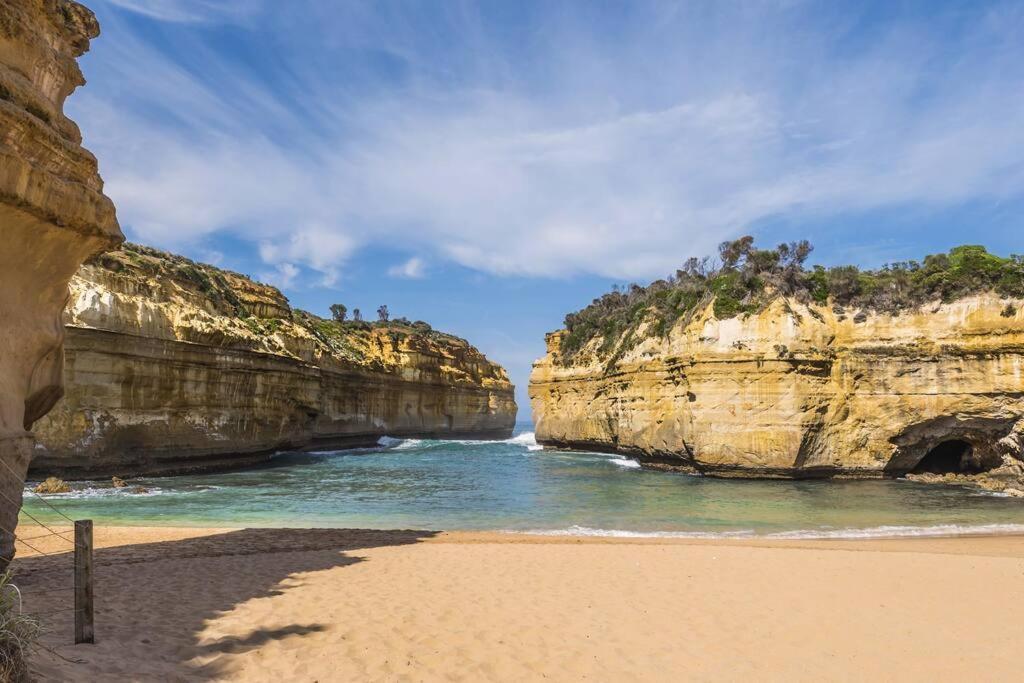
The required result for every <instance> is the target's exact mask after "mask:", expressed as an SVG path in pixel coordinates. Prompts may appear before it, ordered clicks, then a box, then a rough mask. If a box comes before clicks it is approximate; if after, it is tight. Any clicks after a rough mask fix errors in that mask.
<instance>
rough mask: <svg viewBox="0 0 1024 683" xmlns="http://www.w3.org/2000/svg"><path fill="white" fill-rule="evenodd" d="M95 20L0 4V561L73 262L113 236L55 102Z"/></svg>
mask: <svg viewBox="0 0 1024 683" xmlns="http://www.w3.org/2000/svg"><path fill="white" fill-rule="evenodd" d="M98 34H99V27H98V25H97V24H96V20H95V18H94V17H93V15H92V13H91V12H89V10H87V9H85V8H84V7H82V6H81V5H79V4H77V3H75V2H71V1H70V0H0V238H2V240H3V243H2V244H0V461H2V465H3V466H2V467H0V493H2V495H0V528H2V529H3V530H4V531H2V532H0V558H4V561H6V559H8V558H10V557H11V556H12V555H13V541H12V539H11V536H10V534H9V533H8V531H6V530H8V529H13V528H14V525H15V524H16V523H17V515H18V510H19V509H20V507H21V494H22V488H23V486H24V479H25V471H26V468H27V467H28V461H29V457H30V454H31V451H32V437H31V434H30V432H29V430H30V429H31V428H32V425H33V423H34V422H35V421H36V420H38V419H39V418H40V417H42V416H43V415H45V414H46V413H47V411H49V410H50V408H52V406H53V404H54V403H55V402H56V401H57V400H58V399H59V398H60V396H61V391H62V388H61V386H62V381H61V378H62V362H63V353H62V341H63V338H64V332H63V325H62V324H61V312H62V310H63V308H64V304H65V302H66V301H67V297H68V280H69V279H70V278H71V276H72V275H74V273H75V271H76V270H77V269H78V267H79V266H80V265H81V264H82V262H83V261H84V260H85V259H86V258H88V257H89V256H92V255H93V254H96V253H98V252H100V251H102V250H104V249H107V248H110V247H113V246H116V245H117V244H118V243H119V242H120V241H121V240H122V239H123V238H122V235H121V231H120V229H119V228H118V225H117V220H116V218H115V216H114V207H113V204H111V202H110V200H109V199H107V197H105V196H104V195H103V182H102V181H101V180H100V177H99V174H98V173H97V168H96V159H95V158H94V157H93V156H92V155H91V154H90V153H89V152H87V151H86V150H84V149H82V147H81V141H82V138H81V135H80V134H79V131H78V127H77V126H76V125H75V124H74V123H73V122H72V121H71V120H69V119H68V118H66V117H65V116H64V113H63V107H64V100H65V98H67V96H68V95H69V94H71V92H72V91H73V90H74V89H75V88H76V87H78V86H79V85H82V84H83V83H84V82H85V80H84V79H83V78H82V73H81V71H79V69H78V65H77V64H76V62H75V60H76V58H77V57H79V56H80V55H82V54H83V53H84V52H85V51H86V50H87V49H88V47H89V40H90V39H92V38H95V37H96V36H97V35H98Z"/></svg>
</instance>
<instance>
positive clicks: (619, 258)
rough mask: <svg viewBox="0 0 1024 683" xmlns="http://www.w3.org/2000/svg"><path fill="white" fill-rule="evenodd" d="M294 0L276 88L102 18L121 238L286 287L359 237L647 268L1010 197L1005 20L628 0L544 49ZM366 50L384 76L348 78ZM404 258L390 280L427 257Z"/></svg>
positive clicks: (99, 138) (103, 138)
mask: <svg viewBox="0 0 1024 683" xmlns="http://www.w3.org/2000/svg"><path fill="white" fill-rule="evenodd" d="M116 2H117V3H118V4H120V5H122V6H126V5H133V6H135V7H134V9H136V10H138V11H146V12H148V13H149V14H151V15H154V14H159V15H160V16H161V17H165V18H167V17H172V16H184V15H180V14H175V12H179V13H180V12H185V14H189V13H192V14H196V13H197V12H199V10H202V9H205V10H209V9H210V7H211V6H212V3H205V2H193V3H184V4H183V3H172V2H160V1H158V0H146V1H144V0H116ZM218 6H219V4H218ZM302 7H303V10H302V11H296V12H292V13H289V12H288V11H287V10H285V9H280V11H279V13H278V14H276V15H270V16H269V17H268V19H267V22H268V24H267V26H266V27H264V30H266V31H268V32H270V33H271V34H273V36H274V39H275V43H274V44H275V45H276V46H278V47H277V48H276V49H282V48H281V46H284V48H288V49H291V50H293V51H294V54H290V53H289V52H288V51H287V49H285V50H283V51H281V52H280V53H278V52H275V59H277V60H280V61H281V62H283V63H284V64H285V65H286V69H285V72H286V73H288V75H289V77H288V79H287V80H284V81H276V82H275V81H272V80H269V79H266V78H264V75H263V74H260V73H255V72H252V71H249V70H247V67H246V65H245V64H244V63H236V62H231V61H230V60H226V59H223V58H222V55H220V54H219V53H218V52H217V51H216V49H215V47H214V46H212V45H210V44H206V43H204V42H203V40H204V39H203V38H202V36H200V38H197V39H196V40H198V41H199V42H198V43H193V44H189V45H188V46H187V48H188V49H187V50H185V49H183V50H182V51H181V52H180V53H179V54H180V55H191V56H193V57H194V58H195V59H196V60H200V61H201V62H202V64H203V67H202V68H201V69H200V68H192V69H189V68H186V67H185V66H182V65H180V64H177V63H175V61H172V59H171V58H169V57H168V56H166V55H165V54H163V53H161V52H158V51H157V50H156V49H155V48H153V47H152V46H149V45H147V44H145V43H143V42H141V41H140V40H138V39H137V38H136V37H133V36H132V35H130V34H127V35H122V34H121V33H119V31H121V30H127V28H126V27H125V26H120V25H117V24H115V25H113V26H106V27H105V32H106V37H105V38H104V40H105V41H108V42H107V43H105V44H104V45H105V47H104V48H103V51H101V52H99V53H98V55H97V56H96V59H97V60H99V61H98V63H95V62H94V63H93V64H92V66H91V69H90V80H91V85H90V87H89V88H87V89H86V90H85V91H84V92H83V94H82V95H78V96H76V98H75V100H74V107H76V108H77V109H76V111H75V117H76V118H77V119H78V120H79V121H80V122H81V123H82V125H83V128H84V130H85V131H86V134H87V138H88V139H87V142H88V144H89V145H90V146H91V147H92V148H93V149H94V151H96V152H97V154H98V156H99V158H100V160H101V169H102V170H103V173H104V176H105V177H106V178H107V179H108V181H109V182H108V190H109V194H110V195H111V196H112V197H113V198H114V200H115V202H116V203H117V206H118V210H119V214H120V216H121V219H122V222H124V223H125V224H126V225H129V226H130V227H131V228H132V230H133V232H134V233H135V234H138V235H140V236H141V237H142V238H143V239H147V240H150V241H155V242H158V243H160V244H164V245H167V246H177V245H181V244H188V243H190V241H199V240H202V239H203V238H205V237H207V236H209V235H211V234H214V233H218V232H222V231H228V232H231V233H232V234H233V235H234V236H236V237H239V238H242V239H245V240H249V241H251V242H253V243H255V244H259V245H260V254H261V258H262V259H263V261H264V262H265V263H266V264H267V265H268V266H272V267H273V268H274V269H275V270H273V271H272V272H275V273H277V275H276V277H278V278H279V280H278V281H285V280H286V281H288V282H293V281H294V280H295V278H296V277H297V275H298V273H297V272H293V269H297V268H298V267H300V266H301V267H303V268H310V269H313V270H315V271H317V272H318V273H320V277H321V281H322V283H324V284H327V285H331V284H333V283H334V282H336V280H337V278H338V276H339V273H340V272H341V270H342V268H343V266H344V263H345V261H346V260H347V259H348V258H350V257H351V256H352V255H353V254H354V253H356V251H357V250H358V249H359V248H361V247H363V246H369V245H377V246H389V247H393V246H394V245H395V244H400V245H401V246H402V248H405V249H409V250H415V251H417V252H418V253H421V254H424V255H425V256H426V257H427V258H430V259H434V260H450V261H454V262H456V263H459V264H462V265H464V266H467V267H470V268H474V269H478V270H481V271H486V272H491V273H499V274H509V275H526V276H561V275H567V274H574V273H596V274H600V275H604V276H610V277H615V278H637V279H643V278H649V277H653V276H660V275H663V274H665V273H667V272H670V271H671V270H673V269H674V268H675V267H676V266H677V265H678V264H679V263H681V262H682V261H683V260H684V259H685V258H686V257H687V256H689V255H694V254H697V255H700V254H705V253H709V252H711V251H713V249H714V245H715V244H716V243H717V242H718V241H720V240H722V239H724V238H727V237H729V236H733V235H736V234H739V233H741V232H746V231H750V230H751V229H753V228H754V227H756V226H757V225H758V224H760V223H761V222H763V221H766V220H770V219H773V218H776V217H779V216H784V217H787V218H794V219H798V220H800V219H807V218H813V217H821V216H825V217H827V216H836V215H843V214H846V213H849V212H857V211H863V210H870V209H876V208H882V207H892V206H907V205H912V206H922V207H936V208H939V207H944V206H949V205H951V204H956V203H960V202H965V201H970V200H975V199H979V198H993V199H999V198H1005V197H1019V196H1021V194H1022V193H1024V190H1022V188H1024V161H1022V160H1024V126H1021V125H1020V123H1019V122H1020V121H1021V120H1024V88H1022V87H1021V85H1022V83H1024V45H1022V44H1021V43H1020V42H1019V40H1017V39H1016V38H1015V35H1016V34H1015V31H1016V30H1017V29H1015V28H1014V27H1017V26H1020V25H1021V23H1022V22H1021V17H1020V13H1019V12H1018V13H1013V12H1010V13H1009V17H1007V16H1003V15H1000V17H999V20H998V21H996V20H994V19H993V18H992V15H994V14H996V13H997V11H996V10H993V11H992V13H990V15H979V17H980V18H979V17H974V18H973V19H972V20H971V21H969V22H966V23H964V24H963V25H962V26H960V27H959V29H958V30H960V31H961V33H960V34H958V35H957V36H955V39H956V40H955V41H954V40H953V39H952V38H951V37H950V36H949V35H947V33H948V31H947V30H946V29H944V28H943V27H942V26H939V27H938V28H935V29H933V30H930V29H929V28H928V27H927V26H918V25H906V24H901V23H899V22H893V23H892V24H891V25H890V26H887V27H886V28H885V29H884V30H883V29H879V30H878V32H877V34H871V35H868V36H866V37H865V36H860V39H861V40H862V41H863V42H864V44H863V45H860V46H859V47H858V49H856V50H850V51H849V52H840V51H838V48H837V47H836V45H838V44H840V41H839V40H838V39H839V38H842V37H844V35H843V34H842V31H843V30H844V29H843V27H842V26H841V24H842V22H841V21H838V20H834V21H832V22H831V23H830V21H829V18H830V17H829V16H825V17H824V18H820V17H819V18H818V19H816V20H815V22H813V25H807V22H809V21H810V20H809V19H803V18H802V16H803V15H801V14H800V13H801V12H803V11H804V9H806V8H805V7H804V6H802V5H796V6H794V7H792V8H788V9H785V8H784V9H782V10H777V9H775V8H773V6H771V5H770V4H764V5H753V4H752V5H741V6H735V5H733V4H730V3H723V4H718V5H713V6H712V7H713V8H714V9H707V8H704V9H698V8H696V6H692V7H691V6H684V7H683V8H682V9H677V10H676V11H675V12H674V13H669V12H665V11H661V10H659V11H651V12H649V15H650V16H648V15H645V14H644V13H643V12H642V11H641V10H640V9H638V7H639V6H638V7H634V8H633V14H631V16H630V21H629V22H628V23H625V24H623V25H622V26H621V27H618V28H617V31H618V33H616V34H614V37H613V38H608V37H607V36H604V35H597V33H600V32H599V31H598V32H596V33H595V30H593V29H591V28H587V27H585V26H583V27H581V26H578V25H570V24H566V23H562V22H559V21H558V20H556V19H551V20H550V21H548V22H547V23H545V24H544V26H545V28H544V31H546V32H547V33H545V34H544V36H543V38H544V44H545V45H547V44H550V45H552V46H554V47H552V48H551V49H550V50H548V49H545V48H543V47H541V46H540V45H539V44H533V45H530V46H521V45H516V46H514V49H508V48H507V46H504V47H503V46H502V45H501V44H500V41H497V40H496V39H495V38H494V36H493V34H492V33H488V32H487V31H486V30H485V29H482V28H480V27H479V26H476V25H475V24H473V23H472V22H470V23H468V24H464V23H458V22H454V20H452V19H451V17H450V16H449V14H450V13H453V12H454V10H452V9H451V8H449V7H446V8H445V10H444V11H439V12H438V16H439V18H438V19H437V21H439V22H442V23H443V22H450V23H449V24H444V25H443V26H441V27H440V28H438V27H436V26H431V27H430V28H431V29H436V30H433V31H424V30H421V29H422V27H421V26H418V25H417V22H416V21H413V20H411V19H410V20H408V21H401V20H399V19H400V18H401V17H397V18H396V16H394V14H395V13H396V12H397V13H398V14H399V15H401V13H402V11H403V10H402V8H403V7H404V6H401V5H399V6H397V8H391V9H392V10H394V11H393V12H392V11H390V10H387V11H385V10H384V9H382V8H380V7H377V6H368V7H363V6H359V7H357V6H347V5H346V6H344V7H342V8H340V9H339V8H338V7H334V6H332V9H330V10H327V9H325V8H323V7H320V6H317V5H315V4H312V5H307V4H303V5H302ZM318 7H319V10H317V8H318ZM140 8H143V9H140ZM183 8H184V9H183ZM197 8H198V9H197ZM374 8H377V10H379V12H380V15H379V16H378V15H377V14H374V11H375V9H374ZM389 12H390V13H389ZM1003 14H1004V15H1005V14H1007V12H1006V11H1003ZM555 15H557V13H555ZM190 16H191V15H190ZM206 16H211V15H209V14H208V15H206ZM168 20H172V19H168ZM467 21H468V20H467ZM451 22H454V23H451ZM947 28H948V27H947ZM442 29H444V30H442ZM434 34H437V35H446V36H449V38H451V39H452V40H456V39H457V41H458V42H457V43H456V44H453V45H445V46H444V49H441V48H439V47H438V46H437V45H434V44H424V41H427V40H428V38H429V36H431V35H434ZM425 36H426V37H425ZM453 36H454V38H452V37H453ZM251 37H252V39H253V40H259V39H260V37H261V36H260V35H259V34H258V33H254V34H253V35H252V36H251ZM845 37H846V38H847V39H850V37H849V36H845ZM211 40H212V39H211ZM361 50H370V51H372V53H373V55H374V56H375V59H378V58H379V55H386V56H387V58H388V59H392V60H395V61H396V62H397V63H398V64H399V65H400V68H398V67H396V70H397V71H400V72H401V73H403V74H404V76H403V78H404V80H402V81H401V82H399V83H397V84H396V83H391V84H388V83H387V82H384V83H383V84H381V83H380V81H381V78H380V74H378V73H376V72H370V73H361V72H355V73H349V72H344V70H343V66H344V65H345V64H346V63H347V62H346V60H349V61H351V60H350V59H349V58H350V57H351V55H352V54H361V52H360V51H361ZM531 50H532V52H531ZM310 54H312V55H313V56H314V57H315V59H310ZM951 54H952V57H951V56H950V55H951ZM524 56H527V57H529V58H530V59H525V58H524ZM332 59H333V60H335V63H337V64H338V67H337V69H336V72H337V74H340V75H336V74H335V71H330V70H325V69H324V68H322V64H323V63H330V62H331V60H332ZM318 60H320V61H318ZM531 60H536V61H537V62H538V63H542V64H543V69H537V70H535V71H530V69H529V63H530V61H531ZM360 77H363V78H364V79H365V80H366V81H367V82H370V83H372V85H369V86H368V85H365V84H364V83H362V81H361V80H360ZM154 108H155V109H156V110H157V113H154V111H153V110H154ZM157 114H159V115H157ZM801 236H802V235H801ZM794 237H796V235H794ZM417 259H420V257H417ZM417 259H412V260H410V261H409V262H407V263H406V264H403V265H402V266H399V267H397V268H398V269H397V270H396V269H394V268H393V269H391V271H389V272H391V274H393V275H395V274H405V275H407V276H408V275H410V274H421V272H422V267H423V263H424V262H423V261H422V260H417ZM414 262H415V263H414Z"/></svg>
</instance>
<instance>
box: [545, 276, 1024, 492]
mask: <svg viewBox="0 0 1024 683" xmlns="http://www.w3.org/2000/svg"><path fill="white" fill-rule="evenodd" d="M1014 303H1015V304H1016V305H1015V306H1014V305H1012V304H1014ZM1008 304H1010V305H1008ZM859 313H860V312H859V311H841V310H839V309H836V310H833V309H832V308H829V307H825V306H813V305H812V306H805V305H801V304H798V303H795V302H792V301H787V300H785V299H777V300H776V301H775V302H774V303H772V304H771V305H770V306H769V307H768V308H767V309H766V310H764V311H763V312H761V313H760V314H757V315H751V316H747V317H737V318H733V319H728V320H718V319H716V318H715V317H714V314H713V306H711V305H708V306H707V308H706V309H704V310H703V311H702V312H701V313H700V314H698V315H696V316H694V318H693V319H692V320H690V321H688V322H687V323H685V324H680V325H679V326H677V327H676V328H675V329H673V330H672V331H671V332H670V334H669V335H668V337H667V338H666V339H662V338H660V337H656V336H653V335H652V336H651V337H649V338H646V339H645V340H644V341H643V342H642V343H640V344H639V345H638V346H637V347H636V348H633V349H631V350H630V351H629V352H627V353H625V354H624V355H623V356H622V357H621V358H619V359H618V361H617V362H614V363H611V364H608V363H607V362H602V361H600V360H598V358H597V354H596V353H594V352H593V349H594V348H596V344H598V343H599V341H600V340H597V341H595V342H592V346H591V349H590V350H589V351H588V350H587V349H584V352H582V353H580V354H578V355H577V356H576V357H575V358H574V359H573V361H572V362H571V363H569V364H563V363H564V361H563V359H562V358H561V356H560V354H559V344H560V341H561V339H562V335H563V333H561V332H556V333H553V334H551V335H548V354H547V355H546V356H545V357H544V358H542V359H540V360H539V361H537V362H536V363H535V364H534V369H533V373H532V375H531V379H530V397H531V402H532V406H533V411H534V419H535V420H536V423H537V424H536V432H537V440H538V442H539V443H542V444H545V445H548V446H557V447H573V448H585V449H599V450H611V451H617V452H621V453H626V454H630V455H634V456H636V457H638V458H639V459H641V461H643V462H645V463H646V464H649V465H654V466H662V467H673V468H678V469H684V470H690V471H694V472H701V473H705V474H711V475H717V476H741V477H824V476H845V477H881V476H885V475H899V474H903V473H906V472H909V471H911V470H913V469H914V467H915V466H916V465H917V464H918V463H919V462H920V461H921V459H922V458H924V457H925V456H926V455H927V454H928V453H929V452H930V451H931V450H932V449H933V448H935V447H937V446H939V445H940V444H941V443H943V442H944V441H947V440H950V439H963V440H964V441H966V442H968V443H969V444H970V453H969V458H970V459H971V460H972V462H973V465H971V469H974V470H977V471H987V472H988V474H989V475H993V474H994V475H1005V476H1007V477H1017V476H1019V475H1020V473H1021V471H1022V467H1021V461H1020V458H1021V453H1022V445H1024V374H1022V372H1024V305H1021V302H1019V301H1017V302H1008V301H1007V300H1005V299H1000V298H999V297H997V296H995V295H982V296H975V297H970V298H965V299H962V300H960V301H956V302H954V303H948V304H940V303H936V304H933V305H930V306H926V307H924V308H922V309H921V310H918V311H912V312H906V313H904V314H901V315H896V316H892V315H887V314H876V313H870V314H868V313H867V312H865V313H864V314H863V315H860V314H859ZM641 334H642V331H641ZM969 464H970V463H966V461H965V468H966V467H967V466H968V465H969Z"/></svg>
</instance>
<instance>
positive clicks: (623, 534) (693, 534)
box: [502, 524, 1024, 540]
mask: <svg viewBox="0 0 1024 683" xmlns="http://www.w3.org/2000/svg"><path fill="white" fill-rule="evenodd" d="M502 533H511V534H530V535H534V536H596V537H608V538H708V539H715V538H722V539H728V538H764V539H776V540H812V539H821V540H826V539H873V538H941V537H947V536H1006V535H1015V534H1024V524H937V525H935V526H877V527H867V528H864V529H855V528H848V529H797V530H794V531H778V532H771V533H760V534H759V533H757V532H755V531H754V530H753V529H740V530H737V531H630V530H627V529H595V528H593V527H585V526H580V525H573V526H571V527H568V528H566V529H530V530H515V529H504V530H502Z"/></svg>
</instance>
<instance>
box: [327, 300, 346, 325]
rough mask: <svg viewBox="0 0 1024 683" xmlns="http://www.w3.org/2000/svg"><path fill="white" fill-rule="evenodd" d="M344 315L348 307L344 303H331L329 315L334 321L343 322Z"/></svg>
mask: <svg viewBox="0 0 1024 683" xmlns="http://www.w3.org/2000/svg"><path fill="white" fill-rule="evenodd" d="M346 315H348V307H347V306H345V304H331V317H332V318H334V320H335V322H339V323H343V322H345V316H346Z"/></svg>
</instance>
